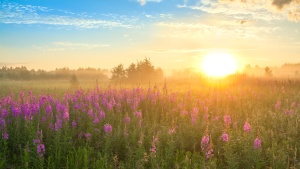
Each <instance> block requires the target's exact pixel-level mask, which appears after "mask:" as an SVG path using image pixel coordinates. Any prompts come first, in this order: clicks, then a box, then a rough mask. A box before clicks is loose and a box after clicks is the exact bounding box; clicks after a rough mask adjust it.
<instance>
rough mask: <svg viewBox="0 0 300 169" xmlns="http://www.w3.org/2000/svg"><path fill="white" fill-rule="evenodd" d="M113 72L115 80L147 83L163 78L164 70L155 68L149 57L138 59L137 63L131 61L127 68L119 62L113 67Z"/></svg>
mask: <svg viewBox="0 0 300 169" xmlns="http://www.w3.org/2000/svg"><path fill="white" fill-rule="evenodd" d="M111 73H112V80H115V81H127V82H140V83H144V82H146V83H147V82H151V81H152V82H153V81H162V80H163V70H162V69H161V68H156V69H155V68H154V66H153V65H152V63H151V61H150V59H148V58H145V59H144V60H142V61H138V62H137V64H134V63H131V64H130V65H129V66H128V68H127V69H124V67H123V65H122V64H119V65H118V66H116V67H114V68H113V69H112V71H111Z"/></svg>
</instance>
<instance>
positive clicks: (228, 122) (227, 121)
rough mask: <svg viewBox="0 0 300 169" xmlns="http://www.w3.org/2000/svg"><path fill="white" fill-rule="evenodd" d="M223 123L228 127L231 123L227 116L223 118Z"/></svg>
mask: <svg viewBox="0 0 300 169" xmlns="http://www.w3.org/2000/svg"><path fill="white" fill-rule="evenodd" d="M224 123H225V125H229V124H230V123H231V118H230V116H229V115H225V116H224Z"/></svg>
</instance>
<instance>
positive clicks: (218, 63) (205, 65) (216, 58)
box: [201, 53, 237, 77]
mask: <svg viewBox="0 0 300 169" xmlns="http://www.w3.org/2000/svg"><path fill="white" fill-rule="evenodd" d="M201 69H202V70H203V71H204V73H205V74H206V75H208V76H211V77H224V76H227V75H230V74H233V73H234V72H236V70H237V62H236V60H235V59H234V57H233V56H232V55H231V54H228V53H210V54H207V55H205V56H204V58H203V60H202V62H201Z"/></svg>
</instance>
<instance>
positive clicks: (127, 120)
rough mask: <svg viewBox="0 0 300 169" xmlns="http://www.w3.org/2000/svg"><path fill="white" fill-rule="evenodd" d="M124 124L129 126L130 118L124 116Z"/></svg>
mask: <svg viewBox="0 0 300 169" xmlns="http://www.w3.org/2000/svg"><path fill="white" fill-rule="evenodd" d="M125 123H126V124H129V123H130V117H129V116H126V117H125Z"/></svg>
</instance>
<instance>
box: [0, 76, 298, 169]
mask: <svg viewBox="0 0 300 169" xmlns="http://www.w3.org/2000/svg"><path fill="white" fill-rule="evenodd" d="M231 80H232V79H231ZM250 80H251V81H243V82H241V81H232V82H229V81H225V80H224V81H214V82H210V83H205V84H195V83H191V84H184V83H183V84H167V88H163V84H158V85H155V84H144V85H137V84H133V85H132V84H118V85H117V84H110V85H109V84H99V87H98V89H97V88H95V83H94V82H93V81H90V82H81V83H80V84H81V89H79V90H75V89H72V88H70V83H69V82H68V81H59V82H50V81H39V82H36V81H27V82H21V81H17V82H15V81H4V82H3V83H1V86H0V87H1V88H0V90H1V92H0V93H1V96H2V102H1V109H6V110H8V115H3V113H2V114H0V120H1V119H2V120H5V125H2V126H1V125H0V132H1V133H2V134H3V133H8V134H9V138H8V139H4V138H3V137H2V139H1V140H0V145H1V146H0V168H80V169H81V168H300V163H299V162H300V161H299V160H300V158H299V157H300V153H299V149H300V142H299V140H300V132H299V125H300V122H299V121H300V84H298V82H293V83H286V82H284V81H271V80H268V81H266V80H261V79H259V80H257V79H250ZM21 91H24V92H25V94H24V96H23V97H22V96H20V94H19V93H20V92H21ZM28 91H32V92H33V95H31V96H30V95H29V94H28ZM10 93H15V95H14V96H13V97H11V99H8V98H9V97H10V96H9V94H10ZM45 96H47V97H46V99H44V101H42V102H41V100H43V99H42V97H45ZM49 96H51V98H49ZM9 100H12V101H9ZM278 101H280V102H281V104H280V107H279V108H278V109H276V108H275V105H276V103H277V102H278ZM37 103H38V104H39V110H38V112H34V111H33V110H31V112H33V113H31V114H27V116H25V114H26V113H25V114H24V113H21V115H14V113H13V112H14V111H15V110H13V107H21V108H22V107H23V111H24V110H25V109H24V107H25V108H26V106H28V105H31V107H34V105H35V104H37ZM109 104H111V105H112V106H111V107H110V106H109ZM49 105H50V106H52V113H49V112H47V111H46V107H47V106H49ZM58 105H60V106H61V107H62V108H60V106H58ZM78 107H79V108H78ZM89 110H92V111H89ZM100 110H101V111H102V112H103V113H105V117H102V118H100V117H101V116H100ZM197 110H198V111H197ZM23 111H22V112H23ZM137 111H140V112H141V113H142V117H138V116H137V115H136V114H135V113H134V112H137ZM65 112H67V114H68V117H67V115H66V114H64V113H65ZM184 112H187V114H185V113H184ZM0 113H1V112H0ZM225 116H230V119H231V122H230V123H228V124H226V123H225V121H224V117H225ZM126 117H130V123H126V122H125V118H126ZM96 118H99V121H98V122H95V119H96ZM60 120H61V121H60ZM246 121H248V122H249V123H250V125H251V129H250V132H245V131H244V129H243V127H244V124H245V122H246ZM72 122H76V127H74V126H72ZM105 124H110V125H111V126H112V128H113V130H112V132H111V133H105V131H104V129H103V127H104V125H105ZM55 126H56V127H57V128H55ZM170 130H171V131H172V130H173V131H175V132H174V133H170ZM39 132H40V133H42V134H40V133H39ZM88 133H89V134H91V137H86V136H85V134H88ZM223 133H227V134H228V135H229V141H228V142H224V141H223V140H222V139H221V136H222V134H223ZM204 136H208V137H209V138H210V141H209V144H208V145H202V146H207V147H206V148H205V149H202V148H201V140H202V139H203V137H204ZM256 138H258V139H260V140H261V147H260V148H258V149H255V148H254V140H255V139H256ZM34 139H38V140H40V141H41V142H42V143H43V144H44V145H45V153H44V154H43V155H42V156H39V153H38V152H37V145H38V144H35V143H34V141H33V140H34ZM156 139H157V140H156ZM209 149H211V150H213V154H214V156H212V157H210V158H207V156H206V152H207V151H208V150H209ZM28 150H30V151H28ZM153 150H155V151H153Z"/></svg>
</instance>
